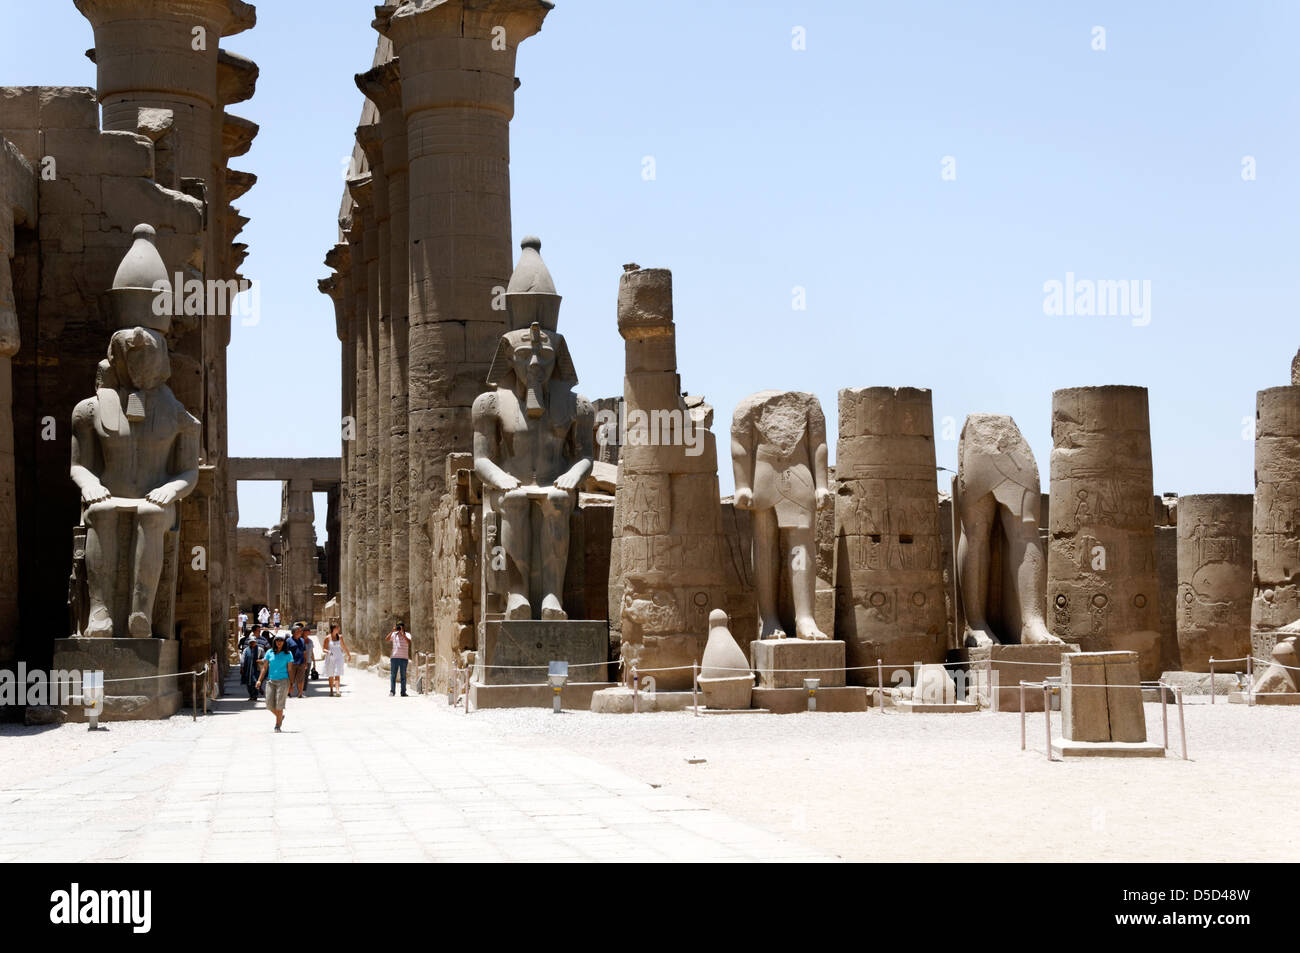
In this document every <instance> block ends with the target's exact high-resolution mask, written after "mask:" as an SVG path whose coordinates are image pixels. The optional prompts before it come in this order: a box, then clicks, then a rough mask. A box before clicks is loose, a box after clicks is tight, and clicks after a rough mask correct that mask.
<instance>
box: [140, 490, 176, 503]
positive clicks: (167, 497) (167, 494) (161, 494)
mask: <svg viewBox="0 0 1300 953" xmlns="http://www.w3.org/2000/svg"><path fill="white" fill-rule="evenodd" d="M144 498H145V499H146V500H148V501H149V502H150V503H152V504H153V505H154V506H166V505H167V504H169V503H172V502H174V501H175V500H176V490H175V489H173V488H172V487H170V486H160V487H158V489H156V490H150V491H149V492H148V493H146V494H145V497H144Z"/></svg>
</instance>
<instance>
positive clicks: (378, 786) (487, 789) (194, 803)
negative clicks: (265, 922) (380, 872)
mask: <svg viewBox="0 0 1300 953" xmlns="http://www.w3.org/2000/svg"><path fill="white" fill-rule="evenodd" d="M387 689H388V683H387V679H383V680H381V679H379V678H377V677H375V676H374V675H372V674H369V673H367V672H358V671H355V670H351V669H350V670H349V672H348V676H347V679H346V685H345V687H344V695H343V697H341V698H330V697H329V696H328V694H327V689H326V687H325V683H324V681H321V682H317V683H315V684H314V685H313V686H312V691H311V694H309V697H308V698H306V699H304V700H298V699H292V700H291V701H290V702H289V705H288V708H287V714H286V716H285V723H284V731H283V733H281V734H276V733H275V732H274V731H273V730H272V726H273V724H274V718H273V717H272V716H271V715H270V714H269V713H268V712H266V711H265V710H264V709H263V707H262V703H261V702H258V703H257V704H256V706H254V705H252V704H250V703H249V702H247V700H246V699H245V695H244V692H243V690H242V689H241V688H240V686H239V685H238V684H237V679H236V681H235V682H232V683H231V684H230V685H229V686H228V688H227V692H228V695H229V697H227V698H223V699H221V700H220V701H218V702H217V703H216V706H215V712H214V713H213V714H212V715H210V716H208V717H207V718H206V719H205V718H202V717H201V718H199V720H198V722H197V723H193V722H192V721H191V719H190V717H189V716H188V715H178V716H177V717H175V718H172V719H171V720H170V721H168V722H165V723H157V724H156V726H154V725H151V726H150V731H149V733H148V734H147V735H145V737H144V739H143V740H135V741H130V742H127V743H115V741H114V736H113V732H112V730H111V728H112V726H111V725H110V726H109V727H110V730H109V731H106V732H102V733H100V734H99V735H98V736H97V737H100V738H102V739H103V745H102V748H103V752H104V753H103V754H98V755H92V756H90V757H89V758H86V759H78V760H76V761H75V762H74V761H70V760H69V759H68V758H66V757H64V758H61V759H60V758H52V759H51V760H52V764H53V765H54V767H52V768H51V769H50V770H48V771H47V772H40V773H35V774H30V775H29V776H26V777H25V778H23V779H21V780H18V781H15V782H12V783H7V782H6V781H5V780H4V779H3V778H0V861H47V862H80V861H113V860H125V861H159V862H186V861H189V862H193V861H200V860H201V861H207V862H248V861H254V862H256V861H268V860H279V861H289V862H347V861H423V860H434V861H544V862H551V861H561V860H563V861H588V860H589V861H712V860H731V861H758V860H763V861H787V860H788V861H795V860H798V861H804V860H822V859H833V858H827V857H825V856H824V855H821V854H819V853H817V852H816V851H814V850H812V849H810V848H807V847H803V846H801V845H798V844H794V843H791V842H789V841H786V840H783V839H782V838H780V837H778V836H776V835H773V834H770V833H768V832H766V831H763V830H760V829H758V828H756V827H753V826H751V825H749V824H745V823H741V822H739V821H736V820H734V819H732V818H730V817H728V816H726V815H724V814H721V813H719V812H717V811H714V810H709V809H707V808H704V807H702V806H701V805H699V804H697V803H695V802H692V801H690V800H688V799H685V798H681V797H677V796H671V795H665V794H660V793H658V792H657V791H656V790H655V789H654V788H653V787H651V786H650V785H648V784H645V783H643V782H641V781H638V780H635V779H634V778H631V777H629V776H628V775H626V774H623V773H621V772H619V771H616V770H613V769H611V768H608V767H606V766H604V765H601V764H599V763H598V762H596V761H593V760H592V759H590V758H586V757H582V756H579V755H576V754H574V753H572V752H570V751H567V750H565V749H564V748H561V747H558V746H539V745H537V744H535V743H534V744H531V745H528V746H527V747H525V746H521V745H518V744H511V743H509V742H507V741H504V740H502V739H501V738H499V737H496V736H494V735H492V734H491V732H490V731H488V730H487V729H486V727H485V726H476V725H475V723H474V719H473V717H472V716H470V717H465V716H464V715H463V714H460V713H459V712H456V711H454V710H449V709H448V708H447V706H446V702H445V699H439V698H429V697H421V696H415V695H412V696H411V697H408V698H400V697H399V698H390V697H389V695H388V691H387ZM155 727H156V731H155ZM73 732H75V733H78V734H79V735H80V736H81V738H82V739H84V738H85V736H86V729H85V728H84V727H83V726H80V725H65V726H61V727H59V728H57V729H55V730H53V731H51V732H50V733H48V734H47V735H46V736H45V737H44V738H43V739H42V743H43V744H47V745H50V746H57V745H59V744H60V739H61V738H62V739H64V740H65V741H66V740H70V739H71V735H70V734H68V733H73ZM115 749H116V750H115Z"/></svg>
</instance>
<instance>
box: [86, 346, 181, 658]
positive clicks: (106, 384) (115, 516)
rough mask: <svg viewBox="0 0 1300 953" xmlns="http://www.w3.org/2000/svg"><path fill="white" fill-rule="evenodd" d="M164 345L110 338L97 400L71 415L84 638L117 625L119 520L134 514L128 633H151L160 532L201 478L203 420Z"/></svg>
mask: <svg viewBox="0 0 1300 953" xmlns="http://www.w3.org/2000/svg"><path fill="white" fill-rule="evenodd" d="M170 376H171V365H170V361H169V360H168V356H167V342H166V340H165V339H164V338H163V336H162V334H161V333H159V332H158V331H155V330H152V329H149V328H143V327H135V328H126V329H124V330H120V331H118V332H117V333H115V334H114V335H113V337H112V339H111V341H110V342H109V346H108V360H106V361H104V362H102V363H101V364H100V368H99V379H98V381H97V382H96V392H95V396H94V397H90V398H88V399H86V400H83V401H82V402H81V403H79V404H78V405H77V406H76V409H75V410H74V411H73V413H72V479H73V481H74V482H75V483H76V484H77V486H78V487H79V488H80V490H81V500H82V504H83V507H84V516H83V519H84V521H85V524H86V583H87V590H88V593H89V599H90V607H89V608H90V613H89V617H90V620H89V624H88V625H87V627H86V631H85V635H86V636H88V637H91V638H107V637H111V636H113V635H115V634H121V633H114V631H113V612H112V610H111V608H110V605H111V603H112V601H113V598H114V593H115V590H116V588H117V568H118V529H119V527H118V521H119V520H121V519H133V520H134V526H135V531H134V536H133V539H132V547H133V548H132V553H131V560H130V565H131V586H130V607H129V609H130V615H129V618H128V622H127V628H128V633H126V634H129V635H130V636H131V637H132V638H149V637H150V636H152V635H153V625H152V619H153V605H154V598H155V597H156V595H157V593H158V579H159V575H160V574H161V572H162V565H163V555H164V553H163V537H164V534H165V533H166V532H167V530H169V529H171V528H172V527H173V526H174V525H175V524H176V506H177V501H178V500H181V499H183V498H184V497H185V496H187V495H189V493H190V492H191V491H192V490H193V489H194V486H195V484H196V483H197V482H198V475H199V474H198V468H199V422H198V421H197V420H196V419H195V418H194V417H193V416H192V415H191V414H190V413H189V412H188V411H187V410H186V409H185V407H184V406H183V405H182V404H181V402H180V401H179V400H177V399H176V397H175V395H173V394H172V391H171V388H170V387H168V386H167V383H166V381H167V379H168V378H169V377H170Z"/></svg>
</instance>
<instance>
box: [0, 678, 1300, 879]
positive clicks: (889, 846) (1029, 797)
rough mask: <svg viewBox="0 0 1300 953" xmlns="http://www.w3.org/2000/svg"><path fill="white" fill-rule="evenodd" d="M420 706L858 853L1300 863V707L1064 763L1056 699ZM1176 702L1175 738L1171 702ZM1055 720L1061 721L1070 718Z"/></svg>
mask: <svg viewBox="0 0 1300 953" xmlns="http://www.w3.org/2000/svg"><path fill="white" fill-rule="evenodd" d="M373 678H374V676H373V675H370V674H367V673H362V672H355V671H351V672H350V674H349V679H350V680H352V681H357V682H359V681H361V680H365V681H369V680H371V679H373ZM385 681H386V680H385ZM372 686H373V683H371V685H368V686H365V687H366V688H370V687H372ZM356 687H357V688H361V687H362V686H360V685H357V686H356ZM385 687H386V686H385ZM366 694H367V695H368V694H370V693H369V692H367V693H366ZM379 694H381V695H383V696H384V700H385V701H387V697H386V696H387V693H386V692H380V693H379ZM358 697H359V696H358ZM324 702H325V704H332V705H338V706H344V707H346V706H349V705H350V704H352V702H350V701H349V700H348V699H347V698H345V699H336V700H329V699H326V700H324ZM308 704H310V705H317V704H319V703H318V702H316V701H315V700H309V702H308ZM356 704H360V701H358V702H357V703H356ZM398 704H403V703H402V702H399V703H398ZM405 704H408V705H409V707H407V708H406V713H405V715H404V716H403V719H402V721H403V725H402V729H403V731H411V732H415V733H422V732H431V733H436V734H435V735H433V736H432V737H434V738H439V739H440V740H441V741H445V742H452V743H454V742H455V741H456V739H457V738H459V739H461V741H462V742H463V743H468V744H470V745H474V744H476V741H475V739H481V740H484V741H490V742H491V744H492V745H494V746H503V747H504V746H508V747H509V749H511V750H519V751H520V752H521V753H526V754H527V755H528V756H530V757H537V756H543V757H545V756H547V755H548V753H550V754H554V755H555V756H556V757H557V758H570V757H571V756H572V755H577V756H582V757H586V758H590V759H592V760H594V761H596V762H598V763H600V764H601V765H605V766H608V767H610V768H613V769H616V770H617V771H621V772H624V773H625V774H627V775H630V776H631V777H632V778H636V779H639V780H642V781H645V782H647V783H649V784H651V785H654V786H655V787H656V788H657V790H658V792H659V793H662V794H664V795H678V796H681V797H687V798H690V799H691V800H693V801H695V802H698V803H700V804H702V805H704V806H707V807H709V808H713V809H715V810H717V811H718V812H720V814H725V815H727V816H729V817H732V818H735V819H736V820H737V821H741V822H747V823H749V824H751V825H754V826H755V827H758V828H761V829H763V830H765V831H768V832H771V833H772V834H775V835H778V836H780V837H782V838H784V839H785V840H786V841H789V842H792V843H796V844H802V845H804V846H806V847H809V848H813V849H816V850H820V851H823V852H826V853H829V854H833V855H835V856H839V857H842V858H844V859H846V860H854V861H868V860H891V861H909V860H912V861H922V860H925V861H929V860H963V861H978V860H988V861H1017V860H1069V861H1114V860H1120V861H1156V862H1161V861H1220V860H1234V861H1255V860H1271V861H1295V860H1297V859H1300V850H1297V848H1295V847H1294V846H1292V839H1291V838H1289V837H1287V836H1285V835H1283V836H1277V837H1265V836H1260V834H1259V832H1260V828H1261V824H1263V823H1266V822H1268V821H1269V820H1270V819H1273V818H1277V819H1279V820H1285V819H1286V818H1288V817H1289V816H1290V814H1291V811H1292V810H1293V808H1294V802H1295V792H1296V791H1297V790H1300V758H1297V751H1300V744H1298V743H1297V737H1296V736H1297V731H1298V729H1300V707H1296V708H1281V707H1256V708H1247V707H1246V706H1242V705H1227V704H1218V705H1215V706H1213V707H1211V706H1210V705H1209V704H1208V699H1204V698H1197V699H1194V700H1192V701H1190V702H1189V703H1188V704H1187V706H1186V719H1187V737H1188V744H1189V747H1190V753H1191V755H1192V760H1190V761H1183V760H1181V759H1180V758H1178V757H1176V756H1171V757H1169V758H1166V759H1151V760H1148V759H1096V760H1091V759H1090V760H1072V761H1067V762H1049V761H1048V760H1047V758H1046V757H1045V756H1044V753H1043V751H1044V738H1043V716H1042V715H1041V714H1038V715H1036V716H1035V715H1030V716H1029V732H1028V742H1029V750H1027V751H1021V750H1020V737H1019V716H1018V714H992V713H979V714H970V715H908V714H901V713H894V712H878V711H871V712H866V713H862V714H828V713H810V714H799V715H787V716H775V715H723V716H719V715H704V716H701V717H695V716H693V715H692V714H691V713H690V712H678V713H663V714H644V715H593V714H591V713H590V712H565V713H563V714H561V715H554V714H552V713H551V712H550V711H549V710H548V709H543V710H537V709H527V710H495V711H480V712H475V713H473V714H470V715H465V714H464V713H463V712H462V711H461V710H460V709H449V708H448V707H447V705H446V702H445V698H442V697H438V696H424V697H416V698H412V699H409V700H407V701H406V702H405ZM222 707H223V708H224V707H227V706H224V705H223V706H222ZM236 707H238V706H236ZM337 710H338V712H339V713H342V712H343V708H339V709H337ZM359 713H360V712H359V711H358V714H359ZM231 714H232V715H233V717H234V718H236V719H245V720H249V721H248V726H249V728H250V730H253V729H254V728H255V729H257V730H259V731H260V730H261V729H263V728H264V727H265V725H264V724H263V723H264V722H265V721H266V718H267V716H266V714H265V712H262V711H238V712H232V713H231ZM1146 714H1147V723H1148V734H1149V737H1151V738H1152V739H1159V738H1160V736H1161V732H1160V706H1159V705H1158V704H1151V705H1147V706H1146ZM1170 714H1171V742H1172V744H1173V752H1177V751H1178V733H1177V721H1176V712H1175V709H1173V708H1171V709H1170ZM222 717H223V720H224V718H225V717H227V716H225V715H223V716H222ZM313 717H314V716H313ZM239 724H240V725H243V724H244V722H243V721H240V722H239ZM1054 726H1055V728H1056V730H1057V731H1058V732H1059V729H1060V716H1059V714H1057V715H1055V716H1054ZM325 728H326V726H325V725H322V726H321V730H325ZM239 730H240V731H242V730H243V729H242V727H241V728H240V729H239ZM209 734H211V729H210V728H208V727H206V726H205V722H204V720H203V719H200V720H199V722H198V724H197V725H196V724H194V723H192V722H191V720H190V718H189V717H188V716H187V715H182V716H178V717H175V718H172V719H170V720H169V721H168V722H165V723H156V722H154V723H149V722H143V723H118V724H115V725H113V726H112V734H111V737H110V738H107V739H106V737H105V736H104V735H103V734H100V735H98V736H91V735H89V734H88V733H87V732H86V730H85V728H84V727H83V726H76V725H65V726H61V727H58V728H23V727H20V726H14V725H4V726H0V779H3V785H0V786H3V787H6V788H12V787H17V786H20V785H21V784H22V783H23V782H24V781H25V780H27V779H32V783H36V779H39V778H42V777H47V776H51V775H57V774H62V773H65V772H71V773H73V774H76V773H78V772H84V771H89V770H92V769H95V765H94V764H92V762H94V761H95V759H103V760H101V761H99V762H98V763H99V764H103V763H105V761H108V762H110V763H111V756H110V758H108V759H105V758H104V756H105V755H106V754H108V753H109V752H106V750H105V747H106V746H105V742H106V740H107V741H108V742H109V751H117V750H122V751H123V752H124V753H123V755H122V757H123V758H126V757H128V756H130V755H131V753H132V752H139V751H140V750H141V743H144V746H145V748H146V749H147V748H149V747H150V746H151V745H153V743H154V742H159V743H161V742H180V743H182V744H190V745H193V744H200V743H206V741H205V739H206V737H207V735H209ZM0 809H2V808H0ZM628 859H633V858H628Z"/></svg>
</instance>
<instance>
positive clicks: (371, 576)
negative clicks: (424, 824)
mask: <svg viewBox="0 0 1300 953" xmlns="http://www.w3.org/2000/svg"><path fill="white" fill-rule="evenodd" d="M358 194H359V196H360V201H361V203H362V209H363V215H362V221H363V230H362V239H361V247H362V250H363V251H362V253H363V255H364V257H365V268H366V297H365V308H366V311H365V314H366V325H365V327H366V443H367V444H368V445H369V447H368V449H367V451H366V519H365V534H366V535H365V546H366V598H365V603H364V604H365V607H366V614H365V619H364V620H363V623H362V624H363V625H364V627H365V636H366V638H368V639H372V640H374V641H375V644H378V638H379V635H378V633H379V629H380V627H381V626H382V625H383V622H382V621H381V619H382V614H383V607H382V606H381V604H380V601H379V448H380V445H381V444H382V442H383V441H382V435H381V433H380V430H379V402H380V401H379V394H380V389H379V286H380V280H379V226H378V223H377V221H376V217H377V216H376V211H375V187H374V179H373V177H371V178H370V181H368V182H367V183H366V184H365V185H363V186H362V187H361V189H360V192H359V193H358Z"/></svg>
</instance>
